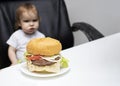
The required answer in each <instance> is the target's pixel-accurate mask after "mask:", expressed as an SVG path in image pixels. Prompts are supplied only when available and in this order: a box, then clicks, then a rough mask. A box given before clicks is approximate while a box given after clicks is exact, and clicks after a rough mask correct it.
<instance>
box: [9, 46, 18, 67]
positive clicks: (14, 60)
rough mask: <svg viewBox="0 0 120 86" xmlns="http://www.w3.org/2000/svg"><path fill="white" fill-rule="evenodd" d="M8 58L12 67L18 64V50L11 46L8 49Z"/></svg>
mask: <svg viewBox="0 0 120 86" xmlns="http://www.w3.org/2000/svg"><path fill="white" fill-rule="evenodd" d="M8 56H9V59H10V61H11V63H12V64H11V65H15V64H17V58H16V49H15V48H14V47H12V46H9V48H8Z"/></svg>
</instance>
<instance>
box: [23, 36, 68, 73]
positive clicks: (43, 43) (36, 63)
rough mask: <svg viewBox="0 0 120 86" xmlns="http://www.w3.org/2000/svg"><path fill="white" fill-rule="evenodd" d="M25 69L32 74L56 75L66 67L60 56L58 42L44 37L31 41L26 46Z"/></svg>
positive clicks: (60, 47) (64, 60)
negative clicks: (46, 73)
mask: <svg viewBox="0 0 120 86" xmlns="http://www.w3.org/2000/svg"><path fill="white" fill-rule="evenodd" d="M26 50H27V53H26V54H25V57H26V59H27V67H28V70H29V71H32V72H42V73H45V72H51V73H57V72H59V71H60V68H61V67H65V65H66V67H67V66H68V64H67V61H66V59H65V58H64V57H62V56H61V55H60V51H61V50H62V45H61V43H60V41H58V40H56V39H54V38H50V37H46V38H34V39H31V40H30V41H29V42H28V44H27V46H26Z"/></svg>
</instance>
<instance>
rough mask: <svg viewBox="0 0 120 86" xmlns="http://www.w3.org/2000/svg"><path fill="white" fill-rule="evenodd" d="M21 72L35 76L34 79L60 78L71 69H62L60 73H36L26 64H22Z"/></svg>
mask: <svg viewBox="0 0 120 86" xmlns="http://www.w3.org/2000/svg"><path fill="white" fill-rule="evenodd" d="M20 70H21V71H22V72H23V73H24V74H27V75H29V76H34V77H53V76H58V75H61V74H64V73H66V72H68V71H69V70H70V67H68V68H61V69H60V72H59V73H35V72H31V71H29V70H28V69H27V65H26V63H22V64H21V66H20Z"/></svg>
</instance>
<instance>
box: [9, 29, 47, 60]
mask: <svg viewBox="0 0 120 86" xmlns="http://www.w3.org/2000/svg"><path fill="white" fill-rule="evenodd" d="M38 37H39V38H42V37H45V35H44V34H42V33H41V32H39V31H36V32H35V33H34V34H32V35H29V34H26V33H24V32H23V31H22V30H21V29H20V30H17V31H15V32H14V33H13V34H12V35H11V37H10V38H9V39H8V40H7V44H8V45H10V46H12V47H14V48H16V50H17V51H16V56H17V59H18V60H21V61H24V59H25V58H24V53H25V52H26V44H27V43H28V42H29V41H30V39H32V38H38Z"/></svg>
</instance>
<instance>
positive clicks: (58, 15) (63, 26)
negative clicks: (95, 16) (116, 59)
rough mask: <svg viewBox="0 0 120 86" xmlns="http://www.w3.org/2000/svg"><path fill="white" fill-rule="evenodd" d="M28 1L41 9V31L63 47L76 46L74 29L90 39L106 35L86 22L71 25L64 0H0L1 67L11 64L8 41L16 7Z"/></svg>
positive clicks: (12, 28) (12, 29) (11, 31)
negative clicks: (56, 40) (58, 41)
mask: <svg viewBox="0 0 120 86" xmlns="http://www.w3.org/2000/svg"><path fill="white" fill-rule="evenodd" d="M26 2H29V3H33V4H34V5H36V7H37V8H38V10H39V13H40V16H41V23H40V28H39V31H41V32H42V33H44V34H45V35H46V36H49V37H53V38H56V39H58V40H60V42H61V43H62V46H63V49H67V48H70V47H73V46H74V37H73V31H78V30H80V31H82V32H84V33H85V35H86V36H87V38H88V40H89V41H92V40H95V39H98V38H101V37H104V36H103V35H102V34H101V33H100V32H99V31H97V30H96V29H95V28H94V27H93V26H91V25H90V24H87V23H85V22H76V23H74V24H73V26H71V25H70V22H69V18H68V13H67V9H66V5H65V2H64V0H0V69H1V68H5V67H7V66H9V65H10V61H9V59H8V54H7V49H8V45H7V44H6V41H7V39H8V38H9V37H10V35H11V34H12V33H13V32H14V31H15V29H14V23H15V10H16V8H17V7H18V6H19V4H21V3H26Z"/></svg>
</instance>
